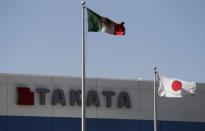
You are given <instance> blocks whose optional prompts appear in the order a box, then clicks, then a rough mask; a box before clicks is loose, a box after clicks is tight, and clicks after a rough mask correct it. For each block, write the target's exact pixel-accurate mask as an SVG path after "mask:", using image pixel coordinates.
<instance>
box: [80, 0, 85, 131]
mask: <svg viewBox="0 0 205 131" xmlns="http://www.w3.org/2000/svg"><path fill="white" fill-rule="evenodd" d="M81 6H82V74H81V75H82V89H81V101H82V105H81V131H86V118H85V8H86V6H85V1H84V0H81Z"/></svg>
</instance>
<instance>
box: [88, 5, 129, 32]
mask: <svg viewBox="0 0 205 131" xmlns="http://www.w3.org/2000/svg"><path fill="white" fill-rule="evenodd" d="M87 16H88V31H89V32H106V33H109V34H112V35H125V27H124V25H123V24H124V22H121V23H120V24H119V23H116V22H114V21H112V20H110V19H109V18H106V17H103V16H100V15H98V14H97V13H95V12H94V11H92V10H91V9H89V8H87Z"/></svg>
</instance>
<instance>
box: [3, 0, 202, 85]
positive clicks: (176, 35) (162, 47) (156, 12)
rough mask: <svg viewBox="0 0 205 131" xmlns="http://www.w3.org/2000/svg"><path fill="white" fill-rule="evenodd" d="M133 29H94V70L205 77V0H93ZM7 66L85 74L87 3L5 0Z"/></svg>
mask: <svg viewBox="0 0 205 131" xmlns="http://www.w3.org/2000/svg"><path fill="white" fill-rule="evenodd" d="M86 5H87V6H88V7H89V8H91V9H92V10H94V11H96V12H97V13H98V14H100V15H103V16H106V17H109V18H111V19H113V20H115V21H116V22H121V21H125V27H126V35H125V36H123V37H116V36H112V35H109V34H105V33H86V43H87V47H86V49H87V53H86V54H87V57H86V61H87V63H86V70H87V72H86V75H87V76H88V77H98V78H116V79H118V78H120V79H138V78H143V79H145V80H152V79H153V68H154V66H155V65H156V66H157V67H158V71H159V72H160V73H161V74H164V75H167V76H172V77H176V78H179V79H183V80H188V81H196V82H205V69H204V67H205V60H204V58H205V51H204V50H205V37H204V36H205V15H204V13H205V8H204V7H205V1H204V0H132V1H131V0H129V1H127V0H126V1H125V0H124V1H119V0H118V1H116V0H112V1H110V0H104V1H100V0H96V1H92V0H87V1H86ZM0 18H1V20H0V72H1V73H22V74H46V75H62V76H80V75H81V6H80V1H76V0H1V1H0Z"/></svg>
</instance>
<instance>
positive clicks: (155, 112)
mask: <svg viewBox="0 0 205 131" xmlns="http://www.w3.org/2000/svg"><path fill="white" fill-rule="evenodd" d="M156 79H157V68H156V67H155V68H154V131H157V108H156V107H157V105H156Z"/></svg>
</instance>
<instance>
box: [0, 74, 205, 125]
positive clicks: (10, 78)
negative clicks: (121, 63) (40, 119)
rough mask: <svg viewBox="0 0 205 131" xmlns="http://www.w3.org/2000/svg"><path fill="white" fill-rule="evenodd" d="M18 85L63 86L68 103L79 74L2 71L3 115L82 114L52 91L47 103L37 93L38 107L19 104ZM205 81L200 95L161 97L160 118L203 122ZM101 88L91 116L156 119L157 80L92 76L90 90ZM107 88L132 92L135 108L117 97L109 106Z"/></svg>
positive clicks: (78, 83) (0, 97)
mask: <svg viewBox="0 0 205 131" xmlns="http://www.w3.org/2000/svg"><path fill="white" fill-rule="evenodd" d="M17 86H28V87H30V88H31V90H32V91H34V90H35V89H36V88H38V87H46V88H49V89H50V91H52V90H53V89H56V88H60V89H63V90H64V92H65V96H66V100H67V103H68V99H69V93H68V92H69V90H70V89H80V88H81V80H80V78H75V77H54V76H37V75H16V74H0V115H11V116H13V115H15V116H50V117H80V113H81V109H80V107H79V106H70V105H69V103H68V104H67V106H61V105H56V106H52V105H51V93H49V94H48V95H47V97H46V102H47V103H46V105H44V106H42V105H40V104H39V97H38V94H37V93H35V105H34V106H19V105H16V100H17V94H16V87H17ZM204 87H205V84H197V94H196V95H195V96H190V97H184V98H174V99H173V98H160V97H158V98H157V106H158V108H157V116H158V119H159V120H173V121H199V122H200V121H201V122H205V103H204V100H205V89H204ZM91 89H93V90H97V91H98V94H99V97H100V101H101V107H98V108H96V107H94V106H92V107H88V108H86V109H87V117H90V118H119V119H143V120H151V119H153V82H151V81H137V80H136V81H134V80H111V79H89V80H87V81H86V90H87V91H88V90H91ZM103 90H111V91H115V92H116V94H117V93H118V92H120V91H126V92H128V93H129V95H130V98H131V102H132V108H131V109H126V108H121V109H119V108H117V107H116V103H117V97H116V96H115V97H113V102H112V104H113V107H112V108H106V106H105V98H104V96H102V95H101V92H102V91H103Z"/></svg>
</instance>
